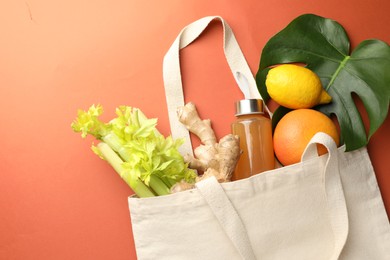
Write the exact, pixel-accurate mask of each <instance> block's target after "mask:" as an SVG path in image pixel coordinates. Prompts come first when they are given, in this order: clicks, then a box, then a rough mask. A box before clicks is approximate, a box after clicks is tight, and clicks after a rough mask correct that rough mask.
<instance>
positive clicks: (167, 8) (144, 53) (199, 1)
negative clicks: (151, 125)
mask: <svg viewBox="0 0 390 260" xmlns="http://www.w3.org/2000/svg"><path fill="white" fill-rule="evenodd" d="M389 11H390V2H389V1H388V0H372V1H366V0H354V1H346V0H327V1H304V0H291V1H281V0H275V1H259V0H246V1H233V0H231V1H229V0H225V1H222V0H217V1H203V0H187V1H180V0H165V1H134V0H126V1H125V0H116V1H111V0H110V1H109V0H94V1H87V0H67V1H58V0H57V1H55V0H23V1H22V0H12V1H5V0H3V1H1V2H0V38H1V39H0V120H1V127H0V137H1V138H0V160H1V163H0V259H57V260H60V259H95V260H96V259H135V258H136V256H135V251H134V245H133V238H132V233H131V224H130V217H129V210H128V206H127V197H128V196H129V195H131V194H132V192H131V190H130V188H129V187H128V186H126V184H125V183H124V182H123V181H122V180H121V179H120V177H118V176H117V174H116V173H115V172H114V171H113V170H112V169H111V168H110V167H109V166H108V165H107V164H106V162H104V161H102V160H100V159H99V158H98V157H97V156H95V155H94V154H93V153H92V152H91V150H90V144H91V142H92V139H87V140H82V139H81V137H80V136H79V135H78V134H75V133H73V132H72V130H71V128H70V123H71V122H72V120H73V119H74V118H75V116H76V111H77V109H78V108H82V109H87V108H88V107H89V106H90V105H91V104H93V103H95V104H97V103H100V104H102V105H103V106H104V108H105V111H106V113H105V115H104V116H103V118H104V119H106V120H108V119H110V118H112V117H113V115H114V109H115V107H117V106H119V105H130V106H134V107H139V108H141V109H142V110H143V111H144V112H145V114H146V115H147V116H149V117H157V118H159V129H160V131H161V132H163V133H164V134H169V124H168V119H167V118H168V116H167V111H166V104H165V97H164V88H163V82H162V59H163V56H164V54H165V52H166V51H167V50H168V48H169V47H170V45H171V43H172V42H173V40H174V39H175V37H176V36H177V34H178V33H179V31H180V30H181V29H182V28H183V27H184V26H186V25H187V24H189V23H191V22H192V21H195V20H197V19H199V18H201V17H203V16H207V15H221V16H222V17H224V18H225V19H226V20H227V22H228V23H229V24H230V25H231V27H232V29H233V31H234V32H235V35H236V37H237V39H238V41H239V43H240V45H241V48H242V50H243V52H244V54H245V56H246V58H247V61H248V63H249V65H250V67H251V69H252V72H253V73H254V74H255V73H256V72H257V69H258V64H259V60H260V53H261V50H262V48H263V47H264V45H265V43H266V42H267V41H268V40H269V38H270V37H272V36H273V35H274V34H275V33H277V32H278V31H280V30H281V29H283V28H284V27H285V26H286V25H287V24H288V23H289V22H290V21H291V20H292V19H294V18H295V17H297V16H299V15H301V14H304V13H315V14H318V15H321V16H324V17H328V18H332V19H335V20H337V21H338V22H340V23H341V24H342V25H343V26H344V28H345V29H346V30H347V32H348V34H349V36H350V39H351V43H352V47H355V46H356V45H357V44H358V43H359V42H360V41H362V40H364V39H368V38H378V39H381V40H383V41H386V42H387V43H389V42H390V31H389V27H388V25H389V24H390V16H389ZM221 44H222V30H221V26H220V25H218V24H215V25H213V26H212V27H211V28H210V29H209V30H208V31H207V33H206V34H205V35H204V37H201V38H200V39H199V40H198V41H197V42H196V43H194V44H193V45H191V46H190V47H188V48H186V49H185V50H183V51H182V57H183V61H182V69H183V74H184V75H183V78H184V85H185V95H186V99H187V100H192V101H194V102H195V103H196V104H197V105H198V107H199V110H200V113H201V116H202V117H210V118H211V119H212V121H213V123H214V127H215V130H216V132H217V135H218V136H219V137H221V136H222V135H224V134H226V133H227V132H228V131H229V124H230V122H231V121H232V120H233V119H234V117H233V102H234V101H235V100H237V99H240V98H241V97H242V96H241V94H240V92H239V90H238V88H237V87H236V85H235V81H234V79H233V77H232V75H231V74H230V71H229V68H228V66H227V64H226V62H225V60H224V56H223V51H222V47H221ZM366 122H367V120H366ZM389 131H390V120H389V119H387V120H386V122H385V123H384V125H383V126H382V127H381V128H380V129H379V131H378V132H377V133H376V134H375V135H374V136H373V137H372V139H371V141H370V144H369V146H368V149H369V153H370V155H371V158H372V162H373V165H374V168H375V171H376V174H377V178H378V182H379V185H380V188H381V192H382V195H383V200H384V202H385V206H386V209H387V212H390V186H389V184H390V175H389V172H390V170H389V168H390V167H389V162H388V160H389V158H390V156H389V155H390V152H389V147H390V138H389ZM172 250H174V245H172Z"/></svg>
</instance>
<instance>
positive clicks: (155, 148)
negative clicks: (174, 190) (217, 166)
mask: <svg viewBox="0 0 390 260" xmlns="http://www.w3.org/2000/svg"><path fill="white" fill-rule="evenodd" d="M102 113H103V107H102V106H101V105H97V106H95V105H92V106H91V107H90V108H89V109H88V111H83V110H79V111H78V115H77V118H76V120H74V121H73V122H72V125H71V126H72V129H73V131H75V132H80V133H81V136H82V137H83V138H85V137H86V136H87V135H92V136H94V137H95V138H96V139H97V140H100V141H102V144H101V145H99V146H98V147H93V150H94V151H95V152H96V153H97V154H99V155H100V156H101V157H104V158H106V160H107V161H109V162H110V164H111V165H112V166H113V167H114V168H115V167H116V168H115V170H116V171H117V172H118V173H119V174H120V175H121V177H122V178H123V179H124V180H125V181H126V182H127V183H128V184H129V185H130V187H131V188H132V189H133V190H134V189H141V190H146V192H148V191H149V193H153V192H154V193H155V194H157V195H165V194H169V193H170V188H171V187H172V186H173V185H174V184H175V183H177V182H180V181H181V180H185V181H186V182H189V183H193V182H195V179H196V176H197V175H196V173H195V172H194V171H193V170H191V169H189V168H188V165H187V164H186V163H185V162H184V159H183V156H181V154H180V153H179V150H178V148H179V146H180V145H181V144H182V142H183V139H178V140H173V139H172V137H171V136H168V137H167V138H165V137H164V136H163V135H162V134H161V133H160V132H159V131H158V130H157V128H156V125H157V119H155V118H154V119H153V118H152V119H148V118H147V117H146V116H145V115H144V114H143V113H142V112H141V110H139V109H137V108H131V107H127V106H120V107H119V108H117V109H116V115H117V117H116V118H114V119H112V120H110V121H109V122H107V123H105V122H103V121H101V120H100V119H99V116H100V115H101V114H102ZM106 146H107V147H106ZM108 148H109V149H108ZM100 150H102V151H100ZM103 152H105V153H107V154H106V155H104V156H102V155H101V154H103ZM140 182H142V185H141V184H139V183H140ZM139 187H143V188H139ZM145 188H148V189H145ZM134 192H135V193H139V191H137V190H134ZM149 195H151V194H149ZM153 195H154V194H153ZM143 196H145V195H140V197H143ZM146 196H147V195H146Z"/></svg>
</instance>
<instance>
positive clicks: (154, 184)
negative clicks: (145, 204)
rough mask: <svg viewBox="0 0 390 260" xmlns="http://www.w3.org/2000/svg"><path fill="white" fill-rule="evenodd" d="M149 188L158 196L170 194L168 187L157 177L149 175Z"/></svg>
mask: <svg viewBox="0 0 390 260" xmlns="http://www.w3.org/2000/svg"><path fill="white" fill-rule="evenodd" d="M149 186H150V188H152V189H153V191H154V192H155V193H156V194H157V195H158V196H161V195H167V194H170V193H171V192H170V189H169V188H168V186H167V185H165V183H164V182H163V181H162V180H161V179H160V177H158V176H157V175H150V181H149Z"/></svg>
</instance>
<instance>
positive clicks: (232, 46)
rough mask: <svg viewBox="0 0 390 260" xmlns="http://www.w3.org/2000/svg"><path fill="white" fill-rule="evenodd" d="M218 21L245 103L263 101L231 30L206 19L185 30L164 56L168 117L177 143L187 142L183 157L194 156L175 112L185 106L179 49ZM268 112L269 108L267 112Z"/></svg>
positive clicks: (208, 18) (226, 26)
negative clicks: (255, 100) (179, 141)
mask: <svg viewBox="0 0 390 260" xmlns="http://www.w3.org/2000/svg"><path fill="white" fill-rule="evenodd" d="M213 20H218V21H220V22H221V23H222V26H223V36H224V37H223V48H224V53H225V56H226V60H227V62H228V64H229V67H230V69H231V71H232V73H233V75H234V77H235V79H236V81H237V83H238V86H239V87H240V89H241V91H242V92H243V94H244V96H245V98H246V99H248V98H261V95H260V93H259V91H258V89H257V86H256V81H255V79H254V77H253V75H252V72H251V70H250V68H249V66H248V64H247V62H246V60H245V57H244V54H243V53H242V51H241V49H240V46H239V45H238V43H237V40H236V38H235V36H234V34H233V32H232V30H231V28H230V26H229V25H228V24H227V23H226V22H225V21H224V20H223V19H222V17H220V16H207V17H204V18H202V19H199V20H197V21H195V22H193V23H191V24H189V25H188V26H186V27H185V28H184V29H183V30H182V31H181V32H180V33H179V35H178V36H177V38H176V39H175V41H174V42H173V44H172V46H171V47H170V49H169V50H168V52H167V53H166V55H165V56H164V61H163V79H164V86H165V96H166V101H167V107H168V116H169V122H170V127H171V133H172V137H173V138H174V139H178V138H184V141H185V142H184V144H183V145H182V146H181V147H180V148H179V151H180V153H181V154H183V155H184V154H191V155H193V152H192V145H191V139H190V134H189V132H188V130H187V129H186V128H185V127H184V126H183V125H182V124H181V123H180V122H179V121H178V119H177V113H176V110H177V108H178V107H180V106H184V95H183V86H182V80H181V72H180V59H179V52H180V49H183V48H185V47H186V46H188V45H189V44H190V43H192V42H193V41H195V40H196V39H197V38H198V36H200V35H201V34H202V32H203V31H204V30H205V29H206V28H207V26H208V25H209V24H210V23H211V22H212V21H213ZM266 109H267V110H268V108H266Z"/></svg>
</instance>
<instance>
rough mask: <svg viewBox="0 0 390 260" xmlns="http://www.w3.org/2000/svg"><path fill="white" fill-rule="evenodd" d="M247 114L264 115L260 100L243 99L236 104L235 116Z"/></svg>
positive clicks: (262, 102)
mask: <svg viewBox="0 0 390 260" xmlns="http://www.w3.org/2000/svg"><path fill="white" fill-rule="evenodd" d="M249 114H264V101H263V100H262V99H243V100H240V101H238V102H236V116H240V115H249Z"/></svg>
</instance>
